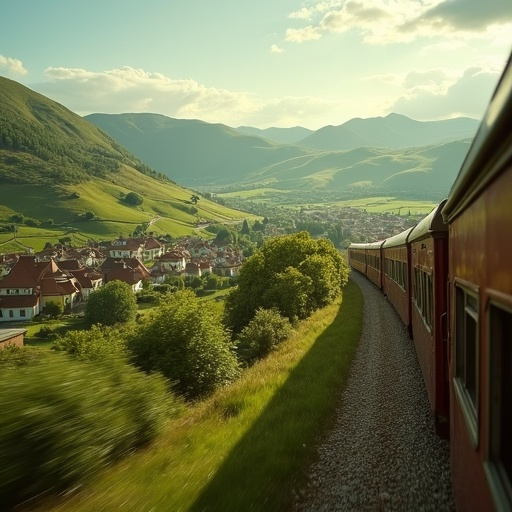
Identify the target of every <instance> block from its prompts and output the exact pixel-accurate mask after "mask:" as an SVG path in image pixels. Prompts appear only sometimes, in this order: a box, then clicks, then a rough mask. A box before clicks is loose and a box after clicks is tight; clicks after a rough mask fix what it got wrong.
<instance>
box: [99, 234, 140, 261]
mask: <svg viewBox="0 0 512 512" xmlns="http://www.w3.org/2000/svg"><path fill="white" fill-rule="evenodd" d="M107 254H108V257H110V258H137V259H139V260H141V261H142V258H143V246H142V244H141V243H140V239H136V238H124V237H119V238H118V239H117V240H114V241H113V242H112V243H111V244H110V247H108V248H107Z"/></svg>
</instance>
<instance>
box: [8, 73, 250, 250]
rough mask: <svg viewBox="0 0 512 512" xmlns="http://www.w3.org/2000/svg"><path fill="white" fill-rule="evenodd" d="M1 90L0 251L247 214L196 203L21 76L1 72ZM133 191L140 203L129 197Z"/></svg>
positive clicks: (176, 232) (189, 227)
mask: <svg viewBox="0 0 512 512" xmlns="http://www.w3.org/2000/svg"><path fill="white" fill-rule="evenodd" d="M0 94H1V97H2V102H1V103H0V252H8V251H9V250H15V248H22V247H23V246H28V247H32V248H35V249H36V250H38V249H39V248H40V246H41V245H42V244H43V245H44V241H45V240H47V241H54V240H58V239H59V238H62V237H63V236H68V237H70V238H71V239H72V240H74V241H76V242H79V243H83V242H84V241H86V240H87V239H89V238H91V239H96V240H98V239H102V240H104V239H109V238H113V237H116V236H119V235H125V236H126V235H128V234H129V233H132V232H133V231H134V230H135V229H136V228H137V227H138V226H144V227H148V225H150V226H151V227H150V230H151V231H153V232H155V233H156V234H170V235H171V236H182V235H186V234H191V233H193V232H194V230H195V229H196V227H197V225H198V224H199V223H204V222H235V221H237V220H241V219H243V218H244V217H246V216H247V215H246V214H244V213H243V212H239V211H235V210H230V209H228V208H224V207H222V206H220V205H218V204H216V203H214V202H211V201H208V200H207V199H205V198H204V197H200V199H199V201H197V204H192V202H191V196H192V195H193V192H191V191H190V190H187V189H186V188H183V187H181V186H179V185H177V184H175V183H173V182H172V181H170V180H169V179H168V178H167V177H166V176H164V175H163V174H159V173H157V172H156V171H154V170H153V169H151V168H150V167H149V166H148V165H146V164H143V163H142V162H141V161H140V160H139V159H138V158H137V157H135V156H133V155H132V154H131V153H130V152H128V151H127V150H126V149H125V148H123V147H122V146H121V145H120V144H119V143H117V142H115V141H114V140H113V139H112V138H110V137H109V136H108V135H106V134H105V133H103V132H102V131H101V130H99V129H98V128H97V127H96V126H94V125H93V124H91V123H89V122H88V121H86V120H85V119H83V118H81V117H80V116H78V115H76V114H74V113H73V112H71V111H69V110H68V109H66V108H65V107H63V106H62V105H60V104H58V103H55V102H53V101H52V100H50V99H48V98H46V97H44V96H42V95H40V94H37V93H35V92H33V91H31V90H30V89H28V88H26V87H24V86H22V85H20V84H18V83H17V82H13V81H11V80H8V79H5V78H1V77H0ZM129 192H135V193H137V194H139V195H140V196H141V197H142V204H140V205H138V206H134V205H131V204H129V203H128V202H127V201H126V200H125V197H126V195H127V194H128V193H129ZM14 225H16V227H17V232H16V233H14V232H13V231H12V230H13V226H14ZM148 229H149V228H148ZM14 234H16V240H14Z"/></svg>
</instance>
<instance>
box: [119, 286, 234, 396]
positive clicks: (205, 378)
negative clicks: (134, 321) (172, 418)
mask: <svg viewBox="0 0 512 512" xmlns="http://www.w3.org/2000/svg"><path fill="white" fill-rule="evenodd" d="M128 348H129V350H130V351H131V353H132V355H133V361H134V363H135V364H136V366H138V367H139V368H141V369H142V370H144V371H146V372H149V373H152V372H155V371H158V372H161V373H162V374H163V375H164V376H165V377H167V378H168V379H169V380H170V381H171V383H173V386H174V388H175V389H176V391H177V392H178V393H179V394H181V395H182V396H184V397H185V398H187V399H196V398H200V397H203V396H205V395H208V394H210V393H211V392H213V391H214V390H215V389H217V388H218V387H220V386H222V385H224V384H227V383H229V382H231V381H233V380H234V379H235V378H237V377H238V375H239V372H240V368H239V366H238V361H237V358H236V355H235V353H234V346H233V345H232V343H231V341H230V338H229V333H228V332H227V331H226V330H225V328H224V326H223V325H222V322H221V315H220V310H219V309H218V308H217V307H216V304H215V303H210V304H209V307H206V308H205V303H203V302H201V301H200V300H199V299H197V298H196V296H195V295H194V293H193V292H192V291H191V290H183V291H178V292H176V293H174V294H172V295H169V296H168V297H167V299H166V301H165V304H162V305H161V306H160V307H159V308H158V310H157V312H156V313H154V314H153V315H152V316H151V317H150V319H149V320H148V321H146V322H144V323H143V324H142V325H140V326H139V328H138V329H137V331H136V332H135V334H134V335H132V336H131V337H130V338H129V339H128Z"/></svg>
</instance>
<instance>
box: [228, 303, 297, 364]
mask: <svg viewBox="0 0 512 512" xmlns="http://www.w3.org/2000/svg"><path fill="white" fill-rule="evenodd" d="M291 331H292V327H291V324H290V322H289V320H288V319H287V318H284V317H282V316H281V315H280V314H279V311H277V310H276V309H261V308H260V309H258V311H256V314H255V315H254V318H253V319H252V320H251V321H250V322H249V324H248V325H247V326H246V327H244V329H243V330H242V332H241V333H240V335H239V336H238V344H237V345H238V346H237V351H238V356H239V359H240V361H241V362H242V363H245V364H247V365H251V364H252V363H254V362H255V361H256V360H258V359H262V358H263V357H265V356H267V355H268V354H269V353H270V352H271V351H272V350H274V349H275V348H276V347H277V346H278V345H279V344H280V343H282V342H283V341H284V340H285V339H286V338H288V336H290V334H291Z"/></svg>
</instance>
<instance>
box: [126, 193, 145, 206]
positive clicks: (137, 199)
mask: <svg viewBox="0 0 512 512" xmlns="http://www.w3.org/2000/svg"><path fill="white" fill-rule="evenodd" d="M124 201H125V202H126V203H128V204H131V205H132V206H139V205H141V204H142V203H143V202H144V198H143V197H142V196H141V195H140V194H137V193H136V192H128V194H126V196H124Z"/></svg>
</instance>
